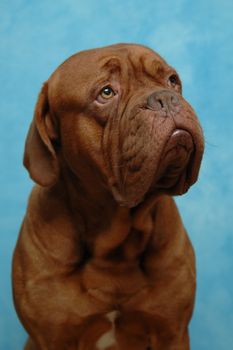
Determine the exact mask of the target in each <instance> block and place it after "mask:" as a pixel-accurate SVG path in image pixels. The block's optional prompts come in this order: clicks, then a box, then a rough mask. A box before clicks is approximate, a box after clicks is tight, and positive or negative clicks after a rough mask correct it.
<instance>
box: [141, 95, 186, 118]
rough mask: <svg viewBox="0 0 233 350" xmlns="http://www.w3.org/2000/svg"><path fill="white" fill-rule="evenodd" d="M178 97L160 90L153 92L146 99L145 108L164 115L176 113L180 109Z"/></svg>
mask: <svg viewBox="0 0 233 350" xmlns="http://www.w3.org/2000/svg"><path fill="white" fill-rule="evenodd" d="M180 104H181V102H180V98H179V95H178V94H176V93H175V92H173V91H170V90H160V91H156V92H153V94H151V95H150V96H149V97H148V98H147V107H148V108H150V109H152V110H154V111H158V112H163V114H164V115H167V114H169V113H177V112H178V111H179V107H180Z"/></svg>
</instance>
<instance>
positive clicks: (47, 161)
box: [23, 83, 59, 186]
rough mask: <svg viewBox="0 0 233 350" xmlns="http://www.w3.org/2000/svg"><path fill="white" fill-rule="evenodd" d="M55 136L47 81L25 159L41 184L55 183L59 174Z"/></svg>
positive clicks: (28, 168) (41, 93) (36, 113)
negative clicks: (54, 142) (54, 145)
mask: <svg viewBox="0 0 233 350" xmlns="http://www.w3.org/2000/svg"><path fill="white" fill-rule="evenodd" d="M55 138H56V132H55V128H54V125H53V122H52V118H51V114H50V110H49V102H48V83H45V84H44V85H43V88H42V90H41V92H40V94H39V97H38V101H37V104H36V107H35V112H34V117H33V121H32V123H31V126H30V129H29V131H28V135H27V139H26V144H25V150H24V161H23V163H24V166H25V167H26V168H27V170H28V172H29V174H30V177H31V178H32V179H33V180H34V181H35V182H37V183H38V184H39V185H41V186H51V185H53V184H54V183H55V182H56V181H57V179H58V176H59V165H58V159H57V155H56V152H55V149H54V147H53V141H54V139H55Z"/></svg>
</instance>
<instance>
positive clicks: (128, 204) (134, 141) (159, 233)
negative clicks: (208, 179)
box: [13, 44, 204, 350]
mask: <svg viewBox="0 0 233 350" xmlns="http://www.w3.org/2000/svg"><path fill="white" fill-rule="evenodd" d="M203 151H204V136H203V131H202V128H201V126H200V123H199V121H198V118H197V117H196V114H195V112H194V110H193V109H192V107H191V106H190V105H189V104H188V102H187V101H186V100H185V99H184V98H183V97H182V86H181V80H180V78H179V76H178V73H177V72H176V71H175V70H174V69H173V68H172V67H170V66H169V65H168V64H167V63H166V62H165V61H164V59H163V58H161V57H160V56H159V55H158V54H157V53H155V52H154V51H153V50H151V49H149V48H147V47H144V46H142V45H136V44H115V45H112V46H108V47H104V48H97V49H92V50H87V51H83V52H80V53H77V54H75V55H73V56H71V57H70V58H69V59H68V60H66V61H65V62H64V63H63V64H61V65H60V66H59V67H58V68H57V69H56V70H55V72H54V73H53V74H52V75H51V77H50V78H49V79H48V81H47V82H45V84H44V85H43V87H42V90H41V92H40V94H39V97H38V101H37V104H36V107H35V113H34V117H33V121H32V123H31V126H30V129H29V132H28V135H27V139H26V144H25V153H24V165H25V167H26V168H27V170H28V172H29V174H30V176H31V178H32V179H33V180H34V181H35V182H36V185H35V187H34V188H33V190H32V192H31V195H30V198H29V203H28V207H27V212H26V215H25V218H24V220H23V223H22V227H21V231H20V235H19V238H18V241H17V244H16V248H15V252H14V258H13V295H14V303H15V307H16V310H17V313H18V316H19V318H20V320H21V322H22V324H23V326H24V327H25V329H26V330H27V332H28V334H29V339H28V342H27V344H26V346H25V349H27V350H42V349H43V350H55V349H56V350H65V349H67V350H68V349H69V350H71V349H72V350H75V349H78V350H132V349H133V350H164V349H166V350H187V349H189V348H190V345H189V332H188V324H189V321H190V319H191V316H192V312H193V307H194V299H195V285H196V280H195V256H194V251H193V248H192V245H191V243H190V240H189V238H188V236H187V234H186V231H185V228H184V226H183V224H182V220H181V218H180V215H179V212H178V210H177V207H176V204H175V202H174V199H173V196H175V195H182V194H184V193H186V192H187V191H188V189H189V188H190V186H191V185H193V184H194V183H195V182H196V180H197V178H198V173H199V169H200V164H201V160H202V156H203Z"/></svg>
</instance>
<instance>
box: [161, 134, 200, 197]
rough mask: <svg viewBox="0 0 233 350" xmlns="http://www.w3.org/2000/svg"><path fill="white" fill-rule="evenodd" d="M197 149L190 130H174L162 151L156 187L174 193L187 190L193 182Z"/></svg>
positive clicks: (181, 192)
mask: <svg viewBox="0 0 233 350" xmlns="http://www.w3.org/2000/svg"><path fill="white" fill-rule="evenodd" d="M195 149H196V147H195V142H194V139H193V136H192V134H191V133H190V132H189V131H187V130H184V129H175V130H173V132H172V134H171V135H170V136H169V138H168V141H167V142H166V145H165V148H164V150H163V152H162V156H161V161H160V165H159V169H158V172H157V176H156V181H155V187H156V188H159V189H162V190H165V191H168V192H169V193H171V194H173V195H176V194H183V193H185V192H187V190H188V189H189V187H190V186H191V184H192V183H193V159H194V157H195Z"/></svg>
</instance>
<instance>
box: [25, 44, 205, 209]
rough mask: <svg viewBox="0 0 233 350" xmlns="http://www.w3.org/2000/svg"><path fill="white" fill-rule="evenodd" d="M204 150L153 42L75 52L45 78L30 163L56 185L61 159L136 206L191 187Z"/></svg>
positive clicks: (44, 181) (173, 75) (34, 173)
mask: <svg viewBox="0 0 233 350" xmlns="http://www.w3.org/2000/svg"><path fill="white" fill-rule="evenodd" d="M203 150H204V142H203V133H202V129H201V127H200V124H199V122H198V119H197V117H196V115H195V113H194V111H193V109H192V108H191V106H190V105H189V104H188V103H187V101H186V100H185V99H184V98H183V97H182V87H181V81H180V78H179V76H178V74H177V72H176V71H175V70H174V69H173V68H171V67H170V66H169V65H167V63H166V62H165V61H164V60H163V59H162V58H161V57H160V56H159V55H158V54H156V53H155V52H154V51H152V50H150V49H148V48H146V47H143V46H140V45H130V44H119V45H113V46H109V47H105V48H100V49H94V50H89V51H84V52H80V53H78V54H76V55H74V56H72V57H70V58H69V59H68V60H67V61H65V62H64V63H63V64H62V65H61V66H59V67H58V69H57V70H56V71H55V72H54V73H53V74H52V76H51V77H50V78H49V80H48V81H47V82H46V83H45V84H44V86H43V88H42V91H41V93H40V95H39V99H38V102H37V105H36V109H35V115H34V119H33V122H32V125H31V128H30V131H29V134H28V137H27V141H26V147H25V157H24V164H25V166H26V167H27V168H28V170H29V173H30V175H31V177H32V178H33V179H34V180H35V181H36V182H37V183H39V184H40V185H42V186H51V185H53V184H54V183H55V182H56V181H57V180H58V178H59V176H60V175H59V174H60V168H61V160H62V164H63V167H64V164H65V166H66V167H68V168H69V169H70V170H71V171H72V173H73V174H75V175H76V176H77V177H78V178H79V181H86V179H88V178H90V177H92V175H93V179H95V181H97V182H98V181H99V183H95V181H94V182H92V186H93V184H94V185H95V186H105V188H108V189H109V191H111V193H112V195H113V197H114V198H115V200H116V201H117V202H119V203H120V204H122V205H125V206H128V207H133V206H135V205H137V204H138V203H140V202H141V201H142V200H143V199H144V198H145V196H148V195H151V194H157V193H161V192H162V193H168V194H171V195H177V194H183V193H185V192H186V191H187V190H188V189H189V187H190V186H191V185H192V184H193V183H194V182H195V181H196V180H197V177H198V172H199V168H200V163H201V159H202V154H203ZM96 174H98V176H97V175H96ZM96 179H98V180H96Z"/></svg>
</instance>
